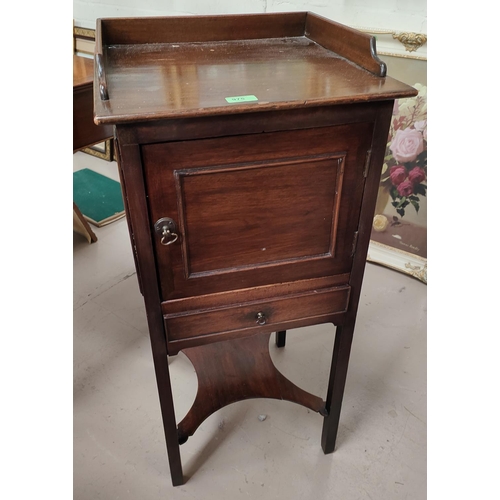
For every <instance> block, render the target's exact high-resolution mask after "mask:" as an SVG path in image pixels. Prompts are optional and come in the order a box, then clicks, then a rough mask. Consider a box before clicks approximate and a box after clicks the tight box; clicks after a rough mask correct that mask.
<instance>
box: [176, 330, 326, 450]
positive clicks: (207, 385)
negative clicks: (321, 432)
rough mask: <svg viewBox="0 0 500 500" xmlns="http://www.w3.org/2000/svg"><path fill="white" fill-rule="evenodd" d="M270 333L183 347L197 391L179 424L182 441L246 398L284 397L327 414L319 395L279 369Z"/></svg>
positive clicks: (283, 398) (286, 399)
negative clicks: (214, 415)
mask: <svg viewBox="0 0 500 500" xmlns="http://www.w3.org/2000/svg"><path fill="white" fill-rule="evenodd" d="M270 335H271V334H270V333H268V334H264V335H261V334H257V335H253V336H251V337H247V338H245V339H236V340H229V341H226V342H217V343H215V344H210V346H204V347H192V348H190V349H184V350H183V351H182V352H183V353H184V354H185V355H186V356H187V357H188V358H189V360H190V361H191V363H192V364H193V366H194V368H195V371H196V375H197V377H198V391H197V394H196V398H195V400H194V402H193V405H192V407H191V409H190V410H189V412H188V413H187V415H186V416H185V417H184V418H183V419H182V421H181V422H180V423H179V425H178V435H179V442H180V443H181V444H182V443H184V442H186V441H187V439H188V437H189V436H192V435H193V434H194V432H195V431H196V429H197V428H198V427H199V426H200V424H201V423H202V422H203V421H204V420H205V419H206V418H208V417H209V416H210V415H212V413H214V412H216V411H217V410H219V409H220V408H223V407H224V406H227V405H229V404H231V403H235V402H237V401H243V400H245V399H253V398H271V399H281V400H285V401H291V402H293V403H297V404H300V405H302V406H305V407H306V408H309V409H311V410H313V411H315V412H318V413H321V414H323V415H324V414H325V413H324V406H325V403H324V401H323V400H322V399H321V398H320V397H318V396H314V395H313V394H310V393H308V392H306V391H304V390H302V389H301V388H300V387H297V386H296V385H295V384H293V383H292V382H290V381H289V380H288V379H287V378H286V377H284V376H283V375H282V374H281V373H280V372H279V371H278V370H277V369H276V367H275V366H274V364H273V362H272V360H271V357H270V355H269V337H270Z"/></svg>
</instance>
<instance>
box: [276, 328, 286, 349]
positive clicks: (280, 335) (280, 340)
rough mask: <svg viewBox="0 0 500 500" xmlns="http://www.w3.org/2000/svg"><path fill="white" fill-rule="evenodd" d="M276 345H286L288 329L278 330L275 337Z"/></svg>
mask: <svg viewBox="0 0 500 500" xmlns="http://www.w3.org/2000/svg"><path fill="white" fill-rule="evenodd" d="M275 343H276V347H285V344H286V330H282V331H281V332H276V338H275Z"/></svg>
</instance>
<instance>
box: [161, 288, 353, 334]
mask: <svg viewBox="0 0 500 500" xmlns="http://www.w3.org/2000/svg"><path fill="white" fill-rule="evenodd" d="M348 302H349V287H348V286H344V287H339V288H327V289H324V290H314V291H312V292H305V293H300V294H295V295H289V296H287V297H278V298H275V299H271V300H264V301H255V302H247V303H243V304H241V303H240V304H238V305H236V306H228V307H221V308H219V309H205V310H203V309H202V310H198V311H194V312H191V313H178V314H168V315H165V325H166V328H167V330H168V338H169V340H180V339H184V338H190V337H199V336H201V335H208V334H211V333H212V334H213V333H224V332H226V331H241V330H248V331H258V330H259V329H260V328H261V326H264V325H267V326H272V327H274V328H277V327H278V328H279V326H280V325H281V324H284V323H287V324H290V322H292V321H293V320H300V319H305V318H314V317H317V316H327V315H330V316H331V315H333V314H337V313H342V312H345V311H346V310H347V304H348ZM259 313H261V314H263V315H264V319H263V321H265V322H263V323H262V324H259V323H258V322H257V319H256V318H257V314H259Z"/></svg>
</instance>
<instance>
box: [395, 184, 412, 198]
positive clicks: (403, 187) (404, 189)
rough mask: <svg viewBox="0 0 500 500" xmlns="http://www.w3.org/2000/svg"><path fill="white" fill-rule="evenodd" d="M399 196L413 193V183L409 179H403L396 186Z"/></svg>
mask: <svg viewBox="0 0 500 500" xmlns="http://www.w3.org/2000/svg"><path fill="white" fill-rule="evenodd" d="M398 193H399V195H400V196H410V194H412V193H413V184H412V183H411V182H410V181H404V182H402V183H401V184H400V185H399V186H398Z"/></svg>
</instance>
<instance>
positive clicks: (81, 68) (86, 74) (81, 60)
mask: <svg viewBox="0 0 500 500" xmlns="http://www.w3.org/2000/svg"><path fill="white" fill-rule="evenodd" d="M93 81H94V62H93V61H92V59H88V58H86V57H79V56H76V55H73V153H75V152H76V151H78V150H80V149H83V148H85V147H88V146H92V145H94V144H97V143H99V142H102V141H103V140H106V139H108V138H109V137H112V136H113V126H112V125H109V124H108V125H96V124H95V123H94V117H93V110H94V95H93V89H92V87H93ZM73 210H74V211H75V214H76V216H77V217H78V219H79V220H80V222H81V223H82V225H83V226H84V228H85V230H86V231H87V232H88V234H89V236H90V239H91V243H94V242H96V241H97V236H96V234H95V233H94V231H93V230H92V229H91V228H90V226H89V223H88V222H87V219H85V217H84V216H83V214H82V212H81V211H80V209H79V208H78V206H77V205H76V204H75V203H74V202H73Z"/></svg>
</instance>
